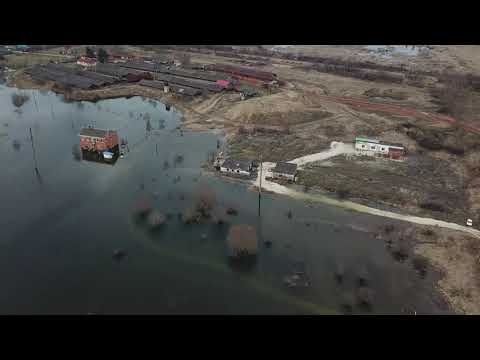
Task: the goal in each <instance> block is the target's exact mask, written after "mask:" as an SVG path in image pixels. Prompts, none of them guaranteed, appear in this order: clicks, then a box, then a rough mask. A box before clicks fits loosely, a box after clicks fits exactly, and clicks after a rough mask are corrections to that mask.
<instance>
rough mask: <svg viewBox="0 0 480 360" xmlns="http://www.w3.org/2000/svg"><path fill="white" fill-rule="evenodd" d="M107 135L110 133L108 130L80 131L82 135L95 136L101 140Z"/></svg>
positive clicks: (85, 129) (88, 129) (84, 129)
mask: <svg viewBox="0 0 480 360" xmlns="http://www.w3.org/2000/svg"><path fill="white" fill-rule="evenodd" d="M107 133H108V130H102V129H93V128H83V129H81V130H80V135H84V136H94V137H100V138H103V137H105V136H106V135H107Z"/></svg>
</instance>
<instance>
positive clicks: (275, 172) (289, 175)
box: [271, 161, 297, 181]
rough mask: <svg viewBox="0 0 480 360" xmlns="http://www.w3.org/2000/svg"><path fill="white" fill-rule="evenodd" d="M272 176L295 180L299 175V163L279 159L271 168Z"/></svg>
mask: <svg viewBox="0 0 480 360" xmlns="http://www.w3.org/2000/svg"><path fill="white" fill-rule="evenodd" d="M271 172H272V177H274V178H277V179H278V178H284V179H287V180H290V181H295V176H296V175H297V164H293V163H288V162H282V161H279V162H277V163H276V165H275V167H274V168H273V169H272V170H271Z"/></svg>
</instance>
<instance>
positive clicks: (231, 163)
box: [222, 159, 252, 171]
mask: <svg viewBox="0 0 480 360" xmlns="http://www.w3.org/2000/svg"><path fill="white" fill-rule="evenodd" d="M251 165H252V162H251V161H249V160H237V159H226V160H225V161H224V162H223V164H222V167H224V168H227V169H241V170H244V171H250V166H251Z"/></svg>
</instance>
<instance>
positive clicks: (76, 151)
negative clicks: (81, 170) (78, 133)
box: [72, 145, 82, 161]
mask: <svg viewBox="0 0 480 360" xmlns="http://www.w3.org/2000/svg"><path fill="white" fill-rule="evenodd" d="M72 155H73V158H74V160H76V161H80V160H82V151H81V150H80V146H79V145H73V146H72Z"/></svg>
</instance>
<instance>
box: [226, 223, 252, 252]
mask: <svg viewBox="0 0 480 360" xmlns="http://www.w3.org/2000/svg"><path fill="white" fill-rule="evenodd" d="M227 247H228V250H229V255H230V256H232V257H242V256H248V255H256V253H257V249H258V239H257V230H256V228H255V227H254V226H253V225H248V224H235V225H232V226H231V227H230V230H229V232H228V235H227Z"/></svg>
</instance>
